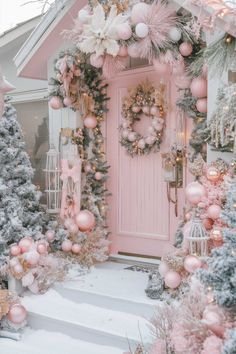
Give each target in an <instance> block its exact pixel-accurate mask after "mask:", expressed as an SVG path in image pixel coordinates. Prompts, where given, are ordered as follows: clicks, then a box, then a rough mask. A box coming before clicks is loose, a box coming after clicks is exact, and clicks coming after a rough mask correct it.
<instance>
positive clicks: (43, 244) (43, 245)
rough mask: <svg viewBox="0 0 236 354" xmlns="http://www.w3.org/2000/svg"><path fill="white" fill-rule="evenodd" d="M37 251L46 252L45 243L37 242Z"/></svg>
mask: <svg viewBox="0 0 236 354" xmlns="http://www.w3.org/2000/svg"><path fill="white" fill-rule="evenodd" d="M37 252H38V253H39V254H45V253H47V245H46V244H45V243H39V244H38V246H37Z"/></svg>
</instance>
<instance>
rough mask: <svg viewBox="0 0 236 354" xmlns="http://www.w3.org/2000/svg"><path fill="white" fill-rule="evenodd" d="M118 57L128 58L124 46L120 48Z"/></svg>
mask: <svg viewBox="0 0 236 354" xmlns="http://www.w3.org/2000/svg"><path fill="white" fill-rule="evenodd" d="M118 55H119V56H120V57H127V56H128V49H127V47H125V46H121V47H120V49H119V52H118Z"/></svg>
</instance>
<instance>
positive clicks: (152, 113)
mask: <svg viewBox="0 0 236 354" xmlns="http://www.w3.org/2000/svg"><path fill="white" fill-rule="evenodd" d="M150 113H151V115H153V116H156V115H157V113H158V108H157V107H156V106H152V107H151V109H150Z"/></svg>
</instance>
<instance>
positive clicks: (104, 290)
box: [55, 262, 157, 319]
mask: <svg viewBox="0 0 236 354" xmlns="http://www.w3.org/2000/svg"><path fill="white" fill-rule="evenodd" d="M128 267H129V265H127V264H120V263H114V262H106V263H104V264H100V265H97V266H96V267H95V268H93V269H92V271H91V272H90V273H89V274H86V275H84V276H81V277H79V278H78V279H77V280H76V281H75V280H73V281H69V282H65V283H62V284H57V285H56V286H55V289H56V290H57V292H59V293H60V294H61V295H62V296H63V297H64V298H67V299H69V300H72V301H74V302H76V303H84V302H86V303H89V304H91V305H95V306H99V307H103V308H107V309H111V310H116V311H122V312H126V313H131V314H134V315H138V316H141V317H144V318H148V319H150V317H152V316H153V313H154V311H155V305H156V303H157V302H156V301H155V300H151V299H149V298H148V297H147V296H146V294H145V291H144V290H145V288H146V286H147V280H148V275H147V273H143V272H137V271H131V270H127V268H128Z"/></svg>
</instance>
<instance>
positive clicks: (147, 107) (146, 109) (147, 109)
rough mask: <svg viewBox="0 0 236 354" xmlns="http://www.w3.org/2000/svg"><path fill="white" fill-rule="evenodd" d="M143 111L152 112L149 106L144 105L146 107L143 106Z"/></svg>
mask: <svg viewBox="0 0 236 354" xmlns="http://www.w3.org/2000/svg"><path fill="white" fill-rule="evenodd" d="M142 111H143V113H145V114H150V107H149V106H144V107H143V108H142Z"/></svg>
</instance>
